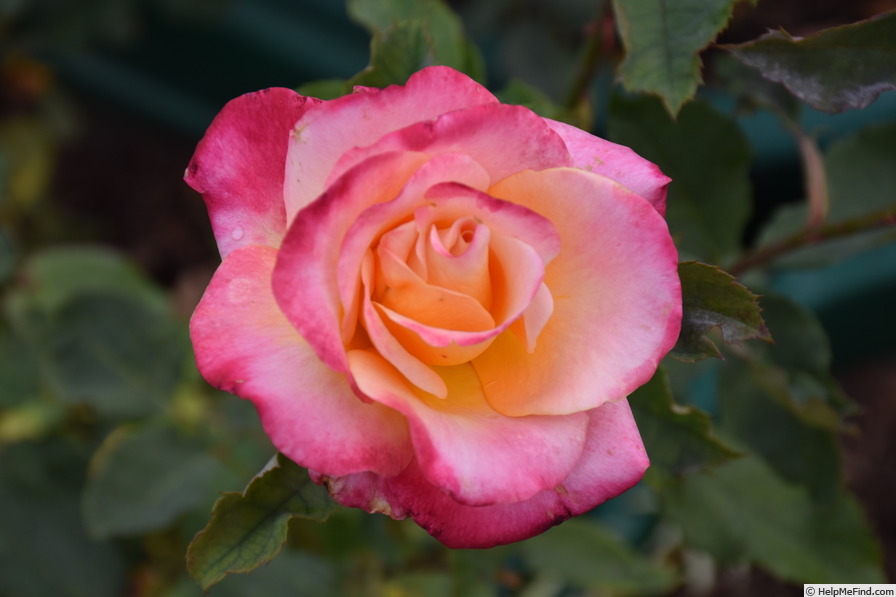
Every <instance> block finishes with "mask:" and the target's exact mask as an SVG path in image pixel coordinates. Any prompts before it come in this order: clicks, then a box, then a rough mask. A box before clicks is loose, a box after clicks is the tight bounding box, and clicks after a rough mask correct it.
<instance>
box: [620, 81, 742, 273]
mask: <svg viewBox="0 0 896 597" xmlns="http://www.w3.org/2000/svg"><path fill="white" fill-rule="evenodd" d="M609 135H610V139H611V140H612V141H615V142H616V143H619V144H622V145H626V146H628V147H631V148H632V149H634V150H635V151H636V152H638V154H640V155H641V156H643V157H645V158H646V159H648V160H650V161H651V162H654V163H655V164H657V165H658V166H659V167H660V169H661V170H662V171H663V172H664V173H665V174H666V175H667V176H670V177H671V178H672V182H671V184H670V185H669V198H668V201H667V202H666V205H667V211H666V220H667V221H668V223H669V230H670V231H671V232H672V236H673V238H674V239H675V244H676V246H677V247H678V250H679V253H680V254H681V255H682V256H683V257H682V259H700V260H702V261H706V262H710V263H723V262H725V261H726V260H727V259H729V258H731V257H733V256H734V255H735V254H736V253H738V252H739V251H740V241H739V239H740V238H741V236H742V233H743V229H744V226H745V225H746V223H747V220H748V218H749V215H750V205H751V189H750V159H751V158H750V145H749V143H748V142H747V140H746V138H745V137H744V134H743V132H742V131H741V130H740V128H739V127H738V126H737V124H736V123H735V122H734V121H733V120H732V119H731V118H729V117H728V116H725V115H724V114H722V113H720V112H718V111H716V110H715V109H713V108H712V107H711V106H710V105H709V104H707V103H706V102H703V101H699V100H698V101H693V102H691V103H689V104H688V105H686V106H685V107H684V108H683V109H682V110H681V113H680V114H679V115H678V118H677V119H676V120H674V121H673V120H672V119H671V118H670V117H669V115H668V113H666V111H665V110H664V109H663V107H662V106H661V105H660V102H659V101H658V100H657V99H656V98H652V97H640V98H627V97H623V96H621V95H616V96H614V97H612V98H611V101H610V120H609Z"/></svg>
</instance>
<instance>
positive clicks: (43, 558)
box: [0, 438, 126, 597]
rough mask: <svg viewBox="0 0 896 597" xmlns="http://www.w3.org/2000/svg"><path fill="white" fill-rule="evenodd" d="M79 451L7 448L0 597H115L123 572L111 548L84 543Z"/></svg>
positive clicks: (0, 498) (1, 495)
mask: <svg viewBox="0 0 896 597" xmlns="http://www.w3.org/2000/svg"><path fill="white" fill-rule="evenodd" d="M77 452H78V450H77V446H75V445H73V444H71V443H69V442H64V441H63V440H60V439H59V438H52V439H50V440H48V441H45V442H23V443H21V444H17V445H14V446H11V447H9V448H4V451H3V457H2V458H0V529H3V530H2V532H0V562H2V564H0V570H2V573H0V595H10V596H12V595H15V596H16V597H117V596H120V595H122V594H124V593H125V592H126V588H125V582H126V581H125V574H124V566H123V562H122V561H121V557H120V554H119V552H118V551H117V550H116V549H115V547H114V546H112V545H111V544H109V543H105V542H100V541H95V540H93V539H91V538H89V537H88V536H87V535H86V534H85V532H84V527H83V524H82V522H81V513H80V509H79V503H78V487H77V485H78V483H79V481H80V479H79V478H80V476H81V474H82V472H83V470H84V465H85V461H84V459H83V458H82V457H81V456H80V454H78V453H77Z"/></svg>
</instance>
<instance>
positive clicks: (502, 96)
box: [497, 79, 563, 120]
mask: <svg viewBox="0 0 896 597" xmlns="http://www.w3.org/2000/svg"><path fill="white" fill-rule="evenodd" d="M497 97H498V99H499V100H501V103H503V104H516V105H519V106H526V107H527V108H529V109H530V110H532V111H533V112H535V113H536V114H538V115H539V116H544V117H545V118H553V119H554V120H558V119H560V118H561V117H562V114H561V112H562V111H563V108H561V107H560V106H559V105H557V104H556V103H555V102H554V101H553V100H552V99H551V98H549V97H548V96H547V95H545V94H544V93H543V92H542V91H541V90H539V89H537V88H535V87H533V86H531V85H529V84H527V83H524V82H523V81H520V80H519V79H511V80H510V82H509V83H507V85H506V86H505V87H504V89H502V90H501V91H500V92H498V93H497Z"/></svg>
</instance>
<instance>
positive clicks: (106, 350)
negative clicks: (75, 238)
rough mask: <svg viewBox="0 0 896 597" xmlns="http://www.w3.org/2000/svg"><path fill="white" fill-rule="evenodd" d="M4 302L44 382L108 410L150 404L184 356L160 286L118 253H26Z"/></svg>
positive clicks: (134, 412) (123, 413)
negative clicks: (142, 274) (33, 254)
mask: <svg viewBox="0 0 896 597" xmlns="http://www.w3.org/2000/svg"><path fill="white" fill-rule="evenodd" d="M18 277H19V282H18V284H17V285H16V286H15V287H14V288H13V289H12V290H11V292H10V293H9V295H8V297H7V301H6V311H7V315H8V317H9V320H10V323H11V325H12V327H13V329H14V330H15V332H16V333H17V335H18V336H19V337H21V338H22V339H23V340H24V341H25V342H26V343H27V344H28V346H29V348H30V349H31V350H32V351H33V353H34V354H35V355H36V357H37V360H38V362H39V363H40V371H41V377H42V379H43V381H44V383H45V384H46V387H47V388H48V389H49V390H51V391H52V393H53V394H54V395H55V396H57V397H59V398H61V399H62V400H65V401H68V402H74V403H88V404H90V405H92V406H93V407H95V408H96V409H97V410H98V411H99V412H100V413H102V414H103V415H105V416H109V417H134V416H141V415H145V414H148V413H151V412H154V411H156V410H157V409H158V408H159V406H160V405H161V404H163V403H164V402H165V401H167V400H168V399H169V398H170V396H171V395H172V394H173V392H174V389H175V387H176V386H177V384H178V382H179V380H180V378H181V375H182V370H183V369H184V363H185V361H186V358H187V356H188V352H187V338H186V330H185V329H184V326H183V325H182V324H181V323H180V322H178V321H176V320H175V319H174V318H173V317H171V315H170V314H169V313H168V309H167V306H166V299H165V295H164V293H162V291H161V290H159V289H157V288H156V287H155V286H153V285H152V284H151V283H149V282H148V281H147V280H146V279H145V278H143V277H142V276H141V275H140V274H139V272H138V271H137V270H136V269H135V268H134V267H133V266H131V265H130V264H129V263H128V262H127V261H125V260H124V259H123V258H122V257H121V256H119V255H117V254H116V253H114V252H111V251H104V250H100V249H75V248H73V249H53V250H47V251H44V252H42V253H39V254H37V255H35V256H34V257H32V258H31V259H29V260H28V261H27V262H26V264H25V265H24V267H23V268H22V270H21V271H20V272H19V276H18Z"/></svg>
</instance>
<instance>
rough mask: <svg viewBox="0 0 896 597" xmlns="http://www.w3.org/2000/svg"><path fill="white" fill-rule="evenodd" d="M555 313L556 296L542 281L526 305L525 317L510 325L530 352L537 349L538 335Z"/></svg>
mask: <svg viewBox="0 0 896 597" xmlns="http://www.w3.org/2000/svg"><path fill="white" fill-rule="evenodd" d="M553 313H554V297H553V296H551V291H550V289H548V287H547V286H546V285H545V284H544V283H542V285H541V286H539V288H538V292H536V293H535V296H534V297H533V298H532V302H531V303H529V306H528V307H526V311H525V313H523V317H522V318H520V319H518V320H516V321H515V322H513V325H512V326H511V327H510V329H511V330H512V331H513V332H514V333H515V334H516V336H517V338H519V339H520V340H521V341H522V342H523V343H524V344H525V346H526V350H527V351H528V352H530V353H531V352H533V351H534V350H535V343H536V341H537V340H538V335H539V334H540V333H541V330H543V329H544V326H546V325H547V323H548V320H549V319H550V318H551V315H552V314H553Z"/></svg>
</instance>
